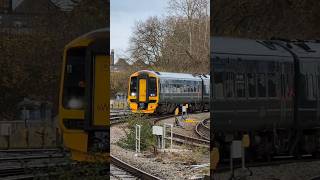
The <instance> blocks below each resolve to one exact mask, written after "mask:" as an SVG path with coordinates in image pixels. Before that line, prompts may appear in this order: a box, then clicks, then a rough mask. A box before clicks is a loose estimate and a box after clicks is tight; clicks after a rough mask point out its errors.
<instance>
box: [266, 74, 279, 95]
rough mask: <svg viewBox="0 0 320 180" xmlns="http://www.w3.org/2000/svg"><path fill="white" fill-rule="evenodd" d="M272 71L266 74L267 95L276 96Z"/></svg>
mask: <svg viewBox="0 0 320 180" xmlns="http://www.w3.org/2000/svg"><path fill="white" fill-rule="evenodd" d="M275 77H276V76H275V74H274V73H269V74H268V96H269V97H276V96H277V91H276V79H275Z"/></svg>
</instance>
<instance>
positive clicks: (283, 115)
mask: <svg viewBox="0 0 320 180" xmlns="http://www.w3.org/2000/svg"><path fill="white" fill-rule="evenodd" d="M287 69H288V67H287V65H286V63H285V62H282V63H280V91H281V92H280V120H281V121H280V123H279V125H280V126H285V124H287V123H288V112H290V111H288V108H289V98H290V97H289V89H290V88H289V87H290V81H291V80H290V79H289V74H288V73H289V72H288V71H287Z"/></svg>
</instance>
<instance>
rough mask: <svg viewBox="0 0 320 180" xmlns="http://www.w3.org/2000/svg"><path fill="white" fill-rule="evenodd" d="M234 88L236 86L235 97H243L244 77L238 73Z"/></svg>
mask: <svg viewBox="0 0 320 180" xmlns="http://www.w3.org/2000/svg"><path fill="white" fill-rule="evenodd" d="M236 86H237V97H245V95H246V93H245V81H244V75H243V74H242V73H238V74H237V76H236Z"/></svg>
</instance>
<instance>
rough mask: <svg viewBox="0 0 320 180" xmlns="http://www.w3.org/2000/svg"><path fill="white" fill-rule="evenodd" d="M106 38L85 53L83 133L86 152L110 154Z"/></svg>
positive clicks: (108, 57)
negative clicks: (86, 143)
mask: <svg viewBox="0 0 320 180" xmlns="http://www.w3.org/2000/svg"><path fill="white" fill-rule="evenodd" d="M106 42H108V41H107V40H106V39H105V38H104V39H99V40H96V41H95V42H94V43H92V44H90V45H89V46H88V48H87V52H86V54H87V55H86V82H87V87H88V88H87V90H86V102H87V105H86V109H85V123H84V130H85V131H86V132H88V152H103V153H105V152H108V153H109V125H110V124H109V114H110V107H109V106H110V103H109V102H110V97H109V93H107V92H109V89H110V82H109V81H110V65H109V63H110V56H109V54H108V52H109V51H108V48H107V47H106Z"/></svg>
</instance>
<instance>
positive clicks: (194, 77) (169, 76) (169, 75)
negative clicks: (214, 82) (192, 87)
mask: <svg viewBox="0 0 320 180" xmlns="http://www.w3.org/2000/svg"><path fill="white" fill-rule="evenodd" d="M139 72H147V73H152V74H154V75H156V76H157V77H159V78H160V79H161V78H163V79H177V78H178V79H185V80H189V79H190V80H191V79H192V80H201V79H202V78H210V75H197V74H188V73H172V72H158V71H150V70H142V71H139Z"/></svg>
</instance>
